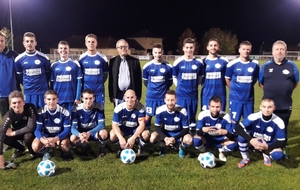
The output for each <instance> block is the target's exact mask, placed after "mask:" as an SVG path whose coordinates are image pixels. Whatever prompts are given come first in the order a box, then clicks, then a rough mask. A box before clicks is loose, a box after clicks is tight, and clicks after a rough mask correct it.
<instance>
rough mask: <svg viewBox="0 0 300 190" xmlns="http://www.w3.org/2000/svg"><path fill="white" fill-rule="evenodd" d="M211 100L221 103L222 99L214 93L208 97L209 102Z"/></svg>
mask: <svg viewBox="0 0 300 190" xmlns="http://www.w3.org/2000/svg"><path fill="white" fill-rule="evenodd" d="M211 101H214V102H220V103H221V104H222V99H221V98H220V97H219V96H216V95H214V96H213V97H211V98H210V99H209V103H210V102H211Z"/></svg>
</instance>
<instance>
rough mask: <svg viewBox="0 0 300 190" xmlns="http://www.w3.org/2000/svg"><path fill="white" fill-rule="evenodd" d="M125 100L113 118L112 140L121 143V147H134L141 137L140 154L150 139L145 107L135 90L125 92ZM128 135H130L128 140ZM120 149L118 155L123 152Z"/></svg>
mask: <svg viewBox="0 0 300 190" xmlns="http://www.w3.org/2000/svg"><path fill="white" fill-rule="evenodd" d="M124 100H125V102H123V103H121V104H119V105H117V106H116V107H115V109H114V114H113V118H112V129H111V131H110V140H111V142H112V143H115V144H116V143H117V142H118V143H119V144H120V148H121V149H126V148H132V147H133V145H134V144H135V142H136V139H137V138H138V139H139V144H138V147H139V149H138V154H139V155H140V154H142V153H143V146H144V145H145V143H146V142H147V141H149V137H150V133H149V130H145V115H146V114H145V107H144V105H142V104H141V103H140V102H138V101H137V97H136V95H135V92H134V91H133V90H130V89H129V90H127V91H126V92H125V94H124ZM126 136H130V137H129V138H128V139H127V140H126V139H125V137H126ZM121 149H120V150H119V151H118V156H119V154H120V152H121Z"/></svg>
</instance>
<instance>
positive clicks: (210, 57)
mask: <svg viewBox="0 0 300 190" xmlns="http://www.w3.org/2000/svg"><path fill="white" fill-rule="evenodd" d="M218 56H219V55H218V54H210V53H209V54H208V55H207V57H208V58H209V59H215V58H217V57H218Z"/></svg>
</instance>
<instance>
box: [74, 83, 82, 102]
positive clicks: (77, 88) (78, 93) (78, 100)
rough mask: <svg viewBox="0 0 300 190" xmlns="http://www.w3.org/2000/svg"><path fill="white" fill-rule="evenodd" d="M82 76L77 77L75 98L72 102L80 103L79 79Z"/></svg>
mask: <svg viewBox="0 0 300 190" xmlns="http://www.w3.org/2000/svg"><path fill="white" fill-rule="evenodd" d="M81 79H82V78H77V87H76V97H75V98H76V99H75V101H74V103H76V104H79V103H80V94H81V92H80V91H81V81H82V80H81Z"/></svg>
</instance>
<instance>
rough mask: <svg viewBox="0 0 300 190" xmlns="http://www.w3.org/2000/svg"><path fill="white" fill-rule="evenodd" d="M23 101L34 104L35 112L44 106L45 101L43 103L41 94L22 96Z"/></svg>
mask: <svg viewBox="0 0 300 190" xmlns="http://www.w3.org/2000/svg"><path fill="white" fill-rule="evenodd" d="M24 99H25V102H26V103H32V104H34V105H35V107H36V109H37V110H38V109H39V108H41V107H44V106H45V101H44V95H43V94H37V95H24Z"/></svg>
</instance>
